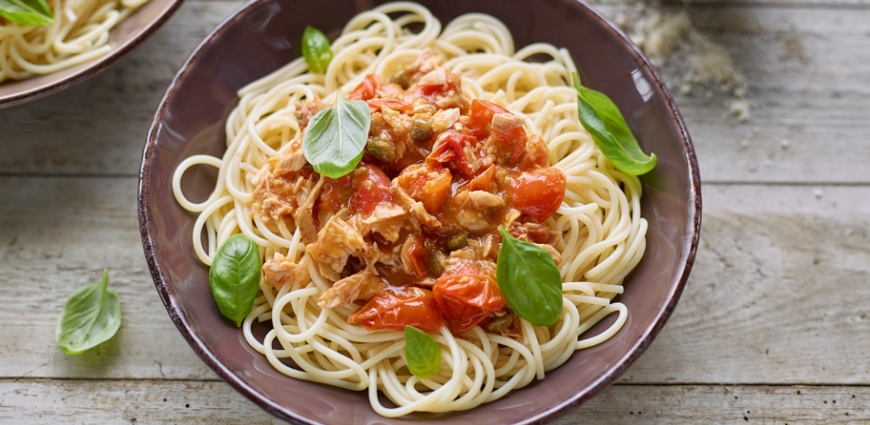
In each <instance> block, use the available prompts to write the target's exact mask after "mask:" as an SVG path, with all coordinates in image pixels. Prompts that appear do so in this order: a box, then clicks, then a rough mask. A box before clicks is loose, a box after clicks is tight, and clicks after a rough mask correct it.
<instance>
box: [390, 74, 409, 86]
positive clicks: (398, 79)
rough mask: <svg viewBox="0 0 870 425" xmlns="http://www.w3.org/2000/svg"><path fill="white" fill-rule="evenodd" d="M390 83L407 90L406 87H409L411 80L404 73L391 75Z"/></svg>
mask: <svg viewBox="0 0 870 425" xmlns="http://www.w3.org/2000/svg"><path fill="white" fill-rule="evenodd" d="M390 82H391V83H393V84H398V85H399V86H401V87H402V89H403V90H407V89H408V87H410V86H411V78H410V77H408V73H407V72H405V71H402V72H400V73H398V74H396V75H393V78H391V79H390Z"/></svg>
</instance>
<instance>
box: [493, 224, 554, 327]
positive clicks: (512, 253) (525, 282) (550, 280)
mask: <svg viewBox="0 0 870 425" xmlns="http://www.w3.org/2000/svg"><path fill="white" fill-rule="evenodd" d="M498 231H499V232H500V233H501V238H502V240H501V249H499V251H498V262H496V266H495V280H496V281H497V282H498V289H499V290H500V291H501V295H502V296H503V297H504V299H505V301H507V305H508V307H510V308H511V310H513V311H514V313H516V314H517V315H518V316H520V317H522V318H523V319H526V320H527V321H529V322H530V323H532V324H533V325H538V326H551V325H554V324H555V323H556V322H557V321H558V320H559V317H560V316H561V315H562V275H561V274H559V269H557V268H556V263H555V262H553V256H551V255H550V254H549V253H548V252H547V251H544V250H543V249H542V248H541V247H539V246H537V245H535V244H533V243H530V242H524V241H521V240H519V239H517V238H515V237H513V236H511V234H510V233H508V232H507V230H505V228H504V226H499V227H498Z"/></svg>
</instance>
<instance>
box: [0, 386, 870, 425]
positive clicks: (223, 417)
mask: <svg viewBox="0 0 870 425" xmlns="http://www.w3.org/2000/svg"><path fill="white" fill-rule="evenodd" d="M0 400H2V403H0V422H3V423H25V422H26V423H28V424H46V425H47V424H52V425H53V424H57V423H69V422H72V421H73V419H72V418H75V419H74V421H75V422H77V423H99V424H107V425H108V424H138V423H141V424H178V423H210V424H226V425H235V424H239V425H250V424H278V423H282V422H280V421H278V420H277V419H275V418H273V417H271V416H270V415H269V414H268V413H266V412H264V411H263V410H261V409H260V408H259V407H257V406H256V405H255V404H254V403H252V402H250V401H248V400H247V399H245V398H244V397H242V395H241V394H239V393H237V392H236V391H235V390H233V389H232V388H230V386H229V385H227V384H225V383H223V382H202V381H160V380H157V381H155V380H119V381H90V380H69V381H53V380H0ZM868 405H870V389H868V388H867V387H851V386H839V387H818V386H730V385H713V386H710V385H697V386H696V385H673V386H664V387H656V388H655V390H651V388H650V387H649V386H645V385H613V386H611V387H609V388H607V389H605V390H604V391H603V392H602V393H601V394H600V395H598V396H597V397H595V398H594V399H592V400H590V401H589V402H588V403H586V404H584V405H583V406H581V407H580V408H578V409H577V410H575V411H573V412H571V413H569V414H567V415H565V416H563V417H562V418H560V419H558V420H557V421H555V422H554V424H555V425H568V424H579V423H600V424H624V425H631V424H660V423H668V424H698V423H715V424H743V423H771V424H772V423H778V424H847V423H866V421H868V420H870V408H868V407H867V406H868Z"/></svg>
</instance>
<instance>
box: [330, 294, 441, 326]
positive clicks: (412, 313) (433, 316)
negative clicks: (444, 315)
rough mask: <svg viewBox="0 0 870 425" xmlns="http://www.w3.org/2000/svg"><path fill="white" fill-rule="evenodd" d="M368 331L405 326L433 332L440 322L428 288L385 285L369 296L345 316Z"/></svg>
mask: <svg viewBox="0 0 870 425" xmlns="http://www.w3.org/2000/svg"><path fill="white" fill-rule="evenodd" d="M347 322H348V323H362V324H364V325H365V326H366V329H368V330H370V331H371V330H375V329H394V330H403V329H405V325H410V326H413V327H415V328H417V329H420V330H423V331H426V332H437V331H438V329H439V328H440V327H441V324H442V323H443V321H442V319H441V312H440V311H439V310H438V304H436V302H435V298H434V297H433V295H432V292H431V291H428V290H426V289H421V288H415V287H405V288H388V289H385V290H383V291H381V292H379V293H378V294H377V295H375V296H374V297H372V299H370V300H369V301H368V302H367V303H365V305H363V306H362V307H360V308H359V310H357V311H355V312H353V314H351V315H350V317H348V318H347Z"/></svg>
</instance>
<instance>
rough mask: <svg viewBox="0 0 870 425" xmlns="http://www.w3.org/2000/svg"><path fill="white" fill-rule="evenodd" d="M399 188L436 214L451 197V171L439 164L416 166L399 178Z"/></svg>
mask: <svg viewBox="0 0 870 425" xmlns="http://www.w3.org/2000/svg"><path fill="white" fill-rule="evenodd" d="M396 178H397V179H398V184H399V186H400V187H401V188H402V189H404V190H405V192H407V193H408V195H409V196H410V197H412V198H414V200H416V201H419V202H422V203H423V206H424V207H425V208H426V211H428V212H429V213H430V214H435V212H436V211H438V209H439V208H441V205H443V204H444V201H446V200H447V198H448V197H449V196H450V182H451V180H452V178H453V176H452V175H451V174H450V170H448V169H446V168H444V167H442V166H440V165H438V164H415V165H411V166H409V167H407V168H405V169H404V170H403V171H402V173H401V174H399V176H398V177H396Z"/></svg>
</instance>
